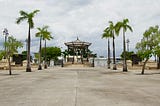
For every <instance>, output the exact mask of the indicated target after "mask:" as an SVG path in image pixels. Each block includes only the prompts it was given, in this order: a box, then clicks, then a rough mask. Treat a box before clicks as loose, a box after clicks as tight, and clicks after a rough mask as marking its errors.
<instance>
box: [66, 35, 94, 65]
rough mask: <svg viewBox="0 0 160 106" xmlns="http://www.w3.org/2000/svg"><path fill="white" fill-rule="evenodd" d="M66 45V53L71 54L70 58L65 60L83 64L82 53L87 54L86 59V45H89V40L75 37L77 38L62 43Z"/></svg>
mask: <svg viewBox="0 0 160 106" xmlns="http://www.w3.org/2000/svg"><path fill="white" fill-rule="evenodd" d="M64 44H65V45H66V46H67V48H68V49H67V50H68V53H69V52H70V55H72V59H68V60H67V62H70V61H71V62H72V64H74V63H82V64H83V57H84V54H87V61H88V47H89V46H90V45H91V43H89V42H84V41H80V40H79V38H78V37H77V40H75V41H72V42H66V43H64Z"/></svg>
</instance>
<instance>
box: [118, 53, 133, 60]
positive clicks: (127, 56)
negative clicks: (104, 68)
mask: <svg viewBox="0 0 160 106" xmlns="http://www.w3.org/2000/svg"><path fill="white" fill-rule="evenodd" d="M133 54H134V52H133V51H131V52H128V51H126V60H132V55H133ZM123 56H124V52H122V54H121V58H122V59H123Z"/></svg>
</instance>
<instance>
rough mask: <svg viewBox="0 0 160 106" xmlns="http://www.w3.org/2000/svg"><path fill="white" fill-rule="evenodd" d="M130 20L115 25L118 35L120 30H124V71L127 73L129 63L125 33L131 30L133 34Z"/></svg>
mask: <svg viewBox="0 0 160 106" xmlns="http://www.w3.org/2000/svg"><path fill="white" fill-rule="evenodd" d="M128 23H129V20H128V19H124V20H123V21H122V22H117V24H116V25H115V31H116V34H117V35H119V32H120V30H121V29H122V30H123V52H124V56H123V57H124V58H123V71H124V72H127V71H128V70H127V62H126V43H125V41H126V40H125V32H126V31H127V29H129V30H130V31H131V32H132V31H133V30H132V28H131V26H129V25H128Z"/></svg>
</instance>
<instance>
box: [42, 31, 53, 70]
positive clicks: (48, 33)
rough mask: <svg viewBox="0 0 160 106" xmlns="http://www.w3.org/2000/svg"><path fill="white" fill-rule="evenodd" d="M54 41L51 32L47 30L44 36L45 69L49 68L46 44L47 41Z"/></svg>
mask: <svg viewBox="0 0 160 106" xmlns="http://www.w3.org/2000/svg"><path fill="white" fill-rule="evenodd" d="M51 39H53V37H52V36H51V32H49V31H48V30H47V29H46V30H45V34H44V35H43V40H44V42H45V44H44V47H45V49H44V68H45V69H46V68H47V58H46V45H47V44H46V42H47V40H51Z"/></svg>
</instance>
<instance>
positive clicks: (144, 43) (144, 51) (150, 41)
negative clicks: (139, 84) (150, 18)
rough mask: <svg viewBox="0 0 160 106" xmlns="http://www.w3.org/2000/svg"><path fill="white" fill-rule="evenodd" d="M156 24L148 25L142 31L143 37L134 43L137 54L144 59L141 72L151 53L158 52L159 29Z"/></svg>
mask: <svg viewBox="0 0 160 106" xmlns="http://www.w3.org/2000/svg"><path fill="white" fill-rule="evenodd" d="M158 28H159V27H158V26H155V27H150V28H149V29H148V30H146V31H145V32H144V33H143V39H142V40H141V42H138V43H137V44H136V49H137V50H138V52H137V54H138V55H139V56H140V57H141V59H142V60H144V64H143V67H142V72H141V74H144V70H145V66H146V63H147V62H148V60H149V59H150V57H152V55H153V54H159V51H160V47H159V44H160V43H159V42H160V31H159V30H158Z"/></svg>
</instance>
